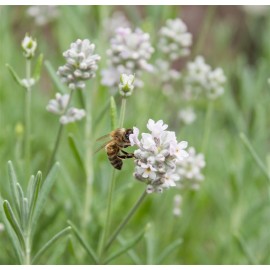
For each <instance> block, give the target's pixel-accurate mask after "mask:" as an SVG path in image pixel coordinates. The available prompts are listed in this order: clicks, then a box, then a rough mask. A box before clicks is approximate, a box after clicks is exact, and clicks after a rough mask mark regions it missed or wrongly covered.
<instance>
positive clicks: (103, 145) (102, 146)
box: [94, 136, 113, 154]
mask: <svg viewBox="0 0 270 270" xmlns="http://www.w3.org/2000/svg"><path fill="white" fill-rule="evenodd" d="M103 137H104V136H103ZM103 137H101V138H102V139H103ZM101 138H99V139H101ZM99 139H98V140H99ZM112 141H113V140H110V141H108V142H106V143H104V144H102V145H101V146H100V147H99V148H98V149H96V150H95V152H94V154H96V153H97V152H98V151H100V150H101V149H103V148H104V147H105V146H106V145H107V144H108V143H110V142H112Z"/></svg>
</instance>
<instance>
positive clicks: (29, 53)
mask: <svg viewBox="0 0 270 270" xmlns="http://www.w3.org/2000/svg"><path fill="white" fill-rule="evenodd" d="M22 49H23V54H24V56H25V57H26V58H27V59H31V58H33V57H34V55H35V51H36V49H37V41H36V40H35V39H33V38H32V37H31V36H29V35H28V34H26V35H25V37H24V39H23V41H22Z"/></svg>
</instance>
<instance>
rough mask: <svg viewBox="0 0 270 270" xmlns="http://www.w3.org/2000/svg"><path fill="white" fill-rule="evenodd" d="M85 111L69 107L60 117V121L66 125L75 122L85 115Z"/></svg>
mask: <svg viewBox="0 0 270 270" xmlns="http://www.w3.org/2000/svg"><path fill="white" fill-rule="evenodd" d="M85 115H86V113H85V110H83V109H77V108H73V107H72V108H69V109H68V111H67V112H66V113H65V115H63V116H61V117H60V123H61V124H62V125H66V124H69V123H72V122H76V121H79V120H81V119H82V118H83V117H85Z"/></svg>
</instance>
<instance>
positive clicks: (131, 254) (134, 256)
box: [117, 235, 143, 265]
mask: <svg viewBox="0 0 270 270" xmlns="http://www.w3.org/2000/svg"><path fill="white" fill-rule="evenodd" d="M117 240H118V241H119V243H120V244H121V245H122V246H125V245H126V244H127V243H126V241H125V240H124V238H123V237H122V236H121V235H118V238H117ZM127 254H128V256H129V257H130V258H131V260H132V261H133V262H134V263H135V264H137V265H142V264H143V262H142V260H141V259H140V257H139V256H138V254H137V253H136V252H135V251H134V250H133V249H130V250H128V251H127Z"/></svg>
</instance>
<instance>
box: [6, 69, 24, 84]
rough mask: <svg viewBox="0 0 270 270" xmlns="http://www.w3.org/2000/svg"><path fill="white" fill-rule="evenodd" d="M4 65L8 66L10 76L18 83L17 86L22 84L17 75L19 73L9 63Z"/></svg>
mask: <svg viewBox="0 0 270 270" xmlns="http://www.w3.org/2000/svg"><path fill="white" fill-rule="evenodd" d="M6 67H7V68H8V70H9V72H10V74H11V76H12V78H13V79H14V81H15V82H16V83H17V84H18V85H19V86H22V87H23V85H22V83H21V79H20V77H19V75H18V74H17V73H16V71H15V70H14V69H13V67H11V66H10V65H9V64H6Z"/></svg>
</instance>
